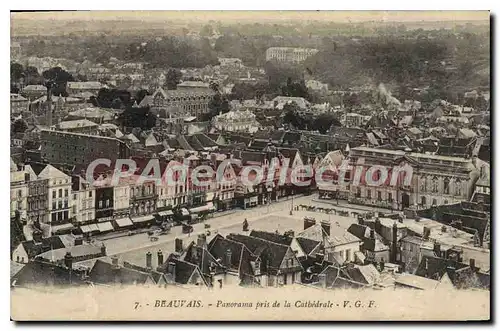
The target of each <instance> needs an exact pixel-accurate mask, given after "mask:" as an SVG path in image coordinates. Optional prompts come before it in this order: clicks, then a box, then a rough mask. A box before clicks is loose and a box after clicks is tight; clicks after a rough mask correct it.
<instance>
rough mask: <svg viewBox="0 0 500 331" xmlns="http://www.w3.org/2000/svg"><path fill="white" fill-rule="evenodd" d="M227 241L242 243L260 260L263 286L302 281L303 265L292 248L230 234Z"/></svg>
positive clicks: (255, 238) (261, 283)
mask: <svg viewBox="0 0 500 331" xmlns="http://www.w3.org/2000/svg"><path fill="white" fill-rule="evenodd" d="M227 239H230V240H233V241H237V242H240V243H242V244H243V245H245V246H246V247H247V248H248V249H249V250H250V251H251V252H252V254H254V255H255V256H257V257H259V258H260V274H261V277H260V285H261V286H264V287H266V286H278V285H281V284H282V285H287V284H293V283H295V282H299V281H300V279H301V273H302V265H301V264H300V262H299V260H298V258H297V256H296V255H295V252H294V251H293V250H292V249H291V248H290V246H286V245H282V244H277V243H274V242H272V241H268V240H265V239H261V238H257V237H251V236H244V235H239V234H230V235H228V236H227Z"/></svg>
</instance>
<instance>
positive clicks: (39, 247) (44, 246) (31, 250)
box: [21, 236, 66, 259]
mask: <svg viewBox="0 0 500 331" xmlns="http://www.w3.org/2000/svg"><path fill="white" fill-rule="evenodd" d="M21 245H23V247H24V250H25V251H26V254H28V258H29V259H32V258H34V257H35V256H37V255H40V254H42V253H45V252H48V251H51V250H55V249H61V248H65V247H66V246H64V243H63V242H62V240H61V238H59V237H58V236H52V237H49V238H44V239H42V241H41V242H35V241H33V240H29V241H23V242H22V243H21Z"/></svg>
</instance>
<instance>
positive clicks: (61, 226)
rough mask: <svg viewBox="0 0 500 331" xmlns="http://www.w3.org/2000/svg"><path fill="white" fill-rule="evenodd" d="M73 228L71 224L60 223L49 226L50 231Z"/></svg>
mask: <svg viewBox="0 0 500 331" xmlns="http://www.w3.org/2000/svg"><path fill="white" fill-rule="evenodd" d="M72 229H74V226H73V224H71V223H69V224H61V225H54V226H52V227H51V228H50V231H51V232H52V233H56V232H57V231H65V230H72Z"/></svg>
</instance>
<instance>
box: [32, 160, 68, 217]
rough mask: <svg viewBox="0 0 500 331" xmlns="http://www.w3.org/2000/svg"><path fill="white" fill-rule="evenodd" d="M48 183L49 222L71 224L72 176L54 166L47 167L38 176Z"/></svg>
mask: <svg viewBox="0 0 500 331" xmlns="http://www.w3.org/2000/svg"><path fill="white" fill-rule="evenodd" d="M38 178H40V179H46V180H47V181H48V186H47V191H48V193H49V196H48V222H49V223H50V224H61V223H68V222H70V219H71V217H72V216H73V215H72V214H71V205H72V195H71V176H69V175H66V174H65V173H63V172H62V171H60V170H59V169H57V168H55V167H53V166H52V165H50V164H49V165H47V166H46V167H45V169H43V170H42V171H41V172H40V174H39V175H38Z"/></svg>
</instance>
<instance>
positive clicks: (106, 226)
mask: <svg viewBox="0 0 500 331" xmlns="http://www.w3.org/2000/svg"><path fill="white" fill-rule="evenodd" d="M96 225H97V228H98V229H99V232H100V233H108V232H111V231H114V228H113V225H111V222H102V223H97V224H96Z"/></svg>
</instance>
